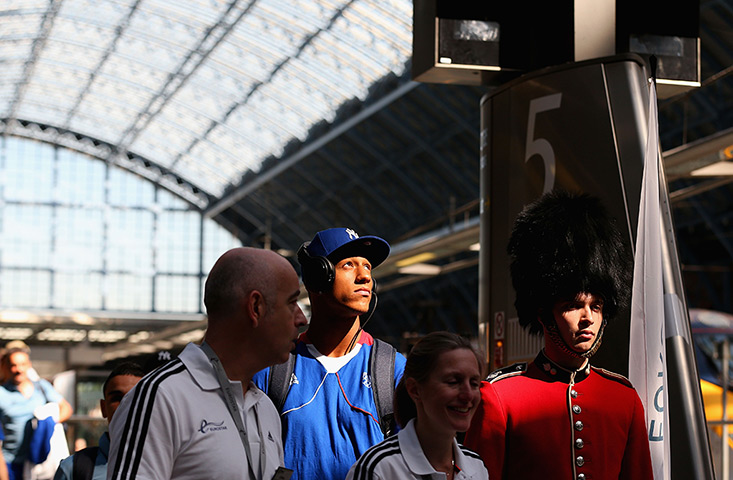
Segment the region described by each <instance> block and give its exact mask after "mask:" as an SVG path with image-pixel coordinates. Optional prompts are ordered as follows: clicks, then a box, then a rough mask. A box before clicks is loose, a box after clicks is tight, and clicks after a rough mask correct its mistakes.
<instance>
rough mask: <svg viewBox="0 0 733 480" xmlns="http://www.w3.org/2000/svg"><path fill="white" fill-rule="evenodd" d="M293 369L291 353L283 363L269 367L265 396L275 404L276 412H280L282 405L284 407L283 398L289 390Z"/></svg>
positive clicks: (293, 356) (293, 360)
mask: <svg viewBox="0 0 733 480" xmlns="http://www.w3.org/2000/svg"><path fill="white" fill-rule="evenodd" d="M294 369H295V355H293V354H292V353H291V354H290V355H289V356H288V360H287V361H286V362H285V363H281V364H278V365H273V366H271V367H270V375H269V380H268V382H267V396H268V397H270V400H272V403H274V404H275V408H277V411H278V412H282V409H283V405H285V398H286V397H287V396H288V390H290V378H291V377H292V376H293V370H294Z"/></svg>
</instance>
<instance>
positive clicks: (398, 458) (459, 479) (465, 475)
mask: <svg viewBox="0 0 733 480" xmlns="http://www.w3.org/2000/svg"><path fill="white" fill-rule="evenodd" d="M453 454H454V458H455V460H456V472H455V475H454V478H455V480H488V478H489V474H488V472H487V471H486V467H484V464H483V462H482V461H481V458H479V456H478V455H477V454H476V453H474V452H473V451H471V450H469V449H468V448H466V447H464V446H462V445H459V444H458V442H457V441H456V440H455V439H454V440H453ZM395 478H399V479H406V478H407V479H409V478H415V479H428V478H429V479H433V480H443V479H445V478H446V474H445V473H443V472H438V471H436V470H435V469H434V468H433V466H432V465H430V462H429V461H428V459H427V457H425V454H424V453H423V451H422V447H421V446H420V441H419V440H418V438H417V432H416V431H415V419H412V420H410V421H409V422H408V423H407V425H406V426H405V428H404V429H402V430H400V432H399V433H398V434H397V435H396V436H392V437H390V438H388V439H386V440H385V441H383V442H382V443H379V444H377V445H375V446H373V447H372V448H370V449H369V450H367V451H366V452H364V455H362V456H361V458H359V460H358V461H357V462H356V463H355V464H354V465H353V466H352V467H351V470H349V474H348V476H347V477H346V480H380V479H381V480H388V479H395Z"/></svg>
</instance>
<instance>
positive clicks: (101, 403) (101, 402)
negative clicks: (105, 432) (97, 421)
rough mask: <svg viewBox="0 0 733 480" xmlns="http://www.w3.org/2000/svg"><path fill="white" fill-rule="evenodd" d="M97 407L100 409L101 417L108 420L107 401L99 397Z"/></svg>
mask: <svg viewBox="0 0 733 480" xmlns="http://www.w3.org/2000/svg"><path fill="white" fill-rule="evenodd" d="M99 409H100V410H101V411H102V417H104V418H107V421H109V418H108V417H107V402H105V401H104V398H100V399H99Z"/></svg>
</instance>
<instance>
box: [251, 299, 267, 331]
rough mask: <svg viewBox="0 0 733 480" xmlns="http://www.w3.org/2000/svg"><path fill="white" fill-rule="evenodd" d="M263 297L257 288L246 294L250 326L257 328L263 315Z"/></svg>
mask: <svg viewBox="0 0 733 480" xmlns="http://www.w3.org/2000/svg"><path fill="white" fill-rule="evenodd" d="M266 308H267V307H266V305H265V297H264V296H263V295H262V293H261V292H260V291H259V290H252V291H251V292H249V295H248V296H247V314H248V315H249V318H250V319H251V320H252V326H253V327H255V328H257V326H258V325H259V322H260V321H261V320H262V317H263V316H264V315H265V309H266Z"/></svg>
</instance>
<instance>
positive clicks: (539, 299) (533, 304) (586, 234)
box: [507, 191, 632, 333]
mask: <svg viewBox="0 0 733 480" xmlns="http://www.w3.org/2000/svg"><path fill="white" fill-rule="evenodd" d="M507 251H508V253H509V255H510V257H511V264H510V271H511V276H512V285H513V286H514V291H515V292H516V300H515V302H514V306H515V307H516V309H517V314H518V316H519V323H520V324H521V325H522V327H524V328H525V329H529V331H530V333H541V332H542V323H541V322H540V321H539V320H538V317H539V316H542V317H543V318H548V317H546V315H551V313H550V312H551V310H552V307H553V306H554V304H555V302H557V301H559V300H564V299H570V298H574V297H575V295H577V294H578V293H581V292H585V293H592V294H594V295H598V296H600V297H601V298H602V299H603V302H604V305H603V318H604V319H605V320H611V319H612V318H613V317H614V316H615V315H616V313H617V312H618V310H619V309H621V308H623V307H625V306H626V305H627V304H628V301H629V295H630V293H631V275H632V267H631V259H630V256H629V254H628V251H627V249H626V246H625V244H624V242H623V240H622V237H621V234H620V233H619V231H618V230H617V228H616V226H615V223H614V221H613V219H612V218H611V217H610V216H609V215H608V212H607V211H606V209H605V208H604V206H603V204H602V203H601V201H600V200H599V199H598V198H596V197H592V196H590V195H587V194H572V193H568V192H564V191H553V192H550V193H547V194H545V195H543V196H542V197H540V198H539V199H538V200H536V201H535V202H533V203H531V204H529V205H527V206H526V207H525V208H524V210H522V212H521V213H520V214H519V215H518V216H517V219H516V220H515V222H514V227H513V229H512V233H511V236H510V238H509V245H508V247H507Z"/></svg>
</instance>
